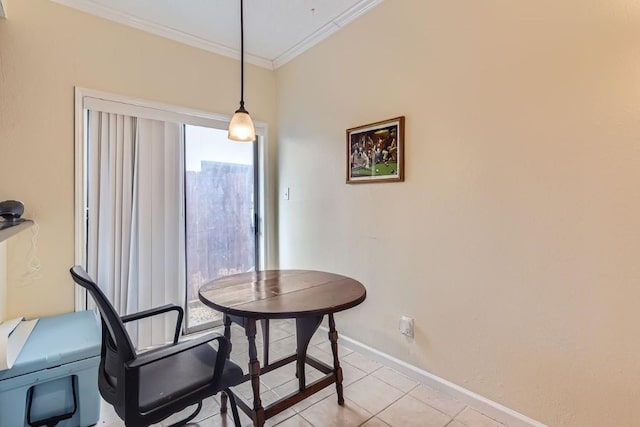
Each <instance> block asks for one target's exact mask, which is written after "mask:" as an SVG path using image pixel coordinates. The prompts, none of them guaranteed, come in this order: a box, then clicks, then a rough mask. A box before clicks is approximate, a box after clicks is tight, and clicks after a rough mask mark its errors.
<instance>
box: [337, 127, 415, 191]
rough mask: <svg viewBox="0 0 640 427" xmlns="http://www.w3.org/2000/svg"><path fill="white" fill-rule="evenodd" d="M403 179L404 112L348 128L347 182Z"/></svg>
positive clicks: (399, 180)
mask: <svg viewBox="0 0 640 427" xmlns="http://www.w3.org/2000/svg"><path fill="white" fill-rule="evenodd" d="M401 181H404V116H400V117H395V118H393V119H389V120H383V121H380V122H375V123H371V124H368V125H363V126H358V127H354V128H351V129H347V181H346V182H347V184H361V183H371V182H401Z"/></svg>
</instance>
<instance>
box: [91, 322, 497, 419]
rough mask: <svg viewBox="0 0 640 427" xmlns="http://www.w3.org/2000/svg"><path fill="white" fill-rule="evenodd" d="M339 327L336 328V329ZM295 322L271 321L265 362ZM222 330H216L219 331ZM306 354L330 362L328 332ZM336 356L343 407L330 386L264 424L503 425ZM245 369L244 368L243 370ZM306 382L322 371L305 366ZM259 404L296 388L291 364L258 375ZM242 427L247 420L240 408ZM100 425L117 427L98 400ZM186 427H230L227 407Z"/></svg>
mask: <svg viewBox="0 0 640 427" xmlns="http://www.w3.org/2000/svg"><path fill="white" fill-rule="evenodd" d="M339 327H340V325H338V332H339ZM294 331H295V324H294V323H293V321H291V320H274V321H271V327H270V340H269V341H270V342H271V345H270V355H269V358H270V360H276V359H278V358H280V357H282V356H285V355H288V354H291V353H293V352H294V351H295V336H294ZM220 332H221V330H220ZM231 341H232V343H233V351H232V354H231V358H232V359H233V360H234V361H235V362H237V363H238V364H239V365H240V366H242V367H243V368H244V367H246V366H247V362H248V356H247V347H248V345H247V342H246V337H245V336H244V331H243V330H242V329H241V328H239V327H237V326H235V325H234V326H233V328H232V338H231ZM256 341H258V344H259V347H258V354H259V355H261V354H262V348H261V345H262V339H261V334H260V331H259V332H258V336H257V340H256ZM308 353H309V354H311V355H313V356H315V357H316V358H318V359H320V360H322V361H324V362H326V363H328V364H332V363H333V358H332V356H331V348H330V345H329V342H328V338H327V334H326V332H325V331H323V330H319V331H318V332H317V333H316V334H315V335H314V337H313V338H312V340H311V343H310V345H309V350H308ZM339 356H340V360H341V366H342V370H343V377H344V380H343V386H344V397H345V404H344V406H339V405H338V403H337V396H336V393H335V387H333V386H329V387H327V388H325V389H323V390H322V391H320V392H318V393H316V394H314V395H312V396H311V397H309V398H307V399H306V400H303V401H302V402H300V403H298V404H297V405H295V406H293V407H292V408H289V409H287V410H285V411H284V412H281V413H280V414H278V415H277V416H276V417H274V418H271V419H269V420H267V426H276V425H277V426H278V427H350V426H354V427H355V426H363V427H388V426H391V427H413V426H416V427H417V426H419V427H445V426H446V427H506V426H505V425H504V424H501V423H499V422H497V421H495V420H493V419H491V418H489V417H487V416H485V415H483V414H481V413H480V412H478V411H476V410H474V409H473V408H470V407H468V406H466V405H465V404H463V403H461V402H459V401H457V400H455V399H453V398H451V397H449V396H447V395H446V394H443V393H441V392H439V391H436V390H434V389H432V388H429V387H427V386H424V385H422V384H419V383H418V382H416V381H414V380H412V379H410V378H407V377H406V376H404V375H402V374H400V373H398V372H396V371H394V370H393V369H390V368H388V367H386V366H384V365H381V364H380V363H378V362H375V361H372V360H369V359H367V358H366V357H364V356H363V355H361V354H359V353H357V352H355V351H353V350H351V349H349V348H348V347H346V346H340V348H339ZM245 372H246V368H245ZM306 374H307V381H308V382H311V381H314V380H315V379H317V378H319V377H320V376H321V373H320V372H318V371H316V370H315V369H313V368H311V367H309V366H307V372H306ZM260 380H261V391H262V393H261V396H262V402H263V406H266V405H268V404H270V403H271V402H273V401H274V400H277V399H279V398H280V397H282V396H286V395H287V394H289V393H291V392H292V391H294V390H295V389H296V387H297V379H295V368H294V364H289V365H287V366H285V367H283V368H281V369H278V370H275V371H272V372H270V373H268V374H266V375H263V376H261V377H260ZM235 392H236V394H239V395H241V396H243V397H244V398H245V399H248V398H249V397H250V396H251V395H252V391H251V387H250V385H248V383H245V384H242V385H241V386H240V387H237V388H235ZM187 413H188V411H185V413H184V414H182V413H181V414H176V415H174V416H172V417H171V418H169V419H167V420H165V421H164V422H163V423H162V424H157V426H168V425H170V424H171V423H172V422H175V421H177V420H179V419H181V418H185V414H187ZM240 417H241V421H242V425H243V426H250V425H252V423H251V420H250V419H249V418H248V417H247V416H245V415H244V414H243V413H242V411H240ZM97 425H98V426H101V427H121V426H124V423H123V422H122V421H120V419H119V418H118V416H117V415H116V414H115V412H114V411H113V408H112V407H111V406H110V405H108V404H106V403H104V402H102V407H101V417H100V421H99V422H98V424H97ZM188 426H190V427H222V426H233V420H232V418H231V411H230V410H229V412H228V414H227V416H221V414H220V406H219V396H214V397H212V398H209V399H207V400H205V401H204V402H203V408H202V411H201V412H200V414H198V416H197V417H196V418H195V420H194V421H193V422H191V423H190V424H188Z"/></svg>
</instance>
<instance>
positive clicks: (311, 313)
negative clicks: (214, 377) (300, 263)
mask: <svg viewBox="0 0 640 427" xmlns="http://www.w3.org/2000/svg"><path fill="white" fill-rule="evenodd" d="M366 296H367V291H366V289H365V287H364V286H363V285H362V283H360V282H358V281H357V280H354V279H351V278H349V277H345V276H341V275H339V274H333V273H326V272H322V271H309V270H266V271H258V272H251V273H243V274H236V275H233V276H226V277H222V278H220V279H216V280H213V281H211V282H209V283H207V284H205V285H203V286H202V287H201V288H200V292H199V297H200V301H202V302H203V303H204V304H205V305H207V306H209V307H211V308H213V309H214V310H217V311H220V312H222V313H224V325H225V329H224V335H225V336H226V337H227V338H228V339H230V338H231V329H230V327H231V322H235V323H238V324H239V325H241V326H243V327H244V328H245V334H246V336H247V339H248V341H249V373H248V374H247V375H246V380H250V381H251V385H252V388H253V408H250V407H249V405H247V404H246V403H245V402H244V401H243V400H242V399H240V398H238V399H237V401H238V406H240V408H242V410H243V411H244V412H245V413H247V415H249V416H250V417H251V418H252V419H253V422H254V425H255V426H259V427H261V426H263V425H264V422H265V420H266V419H269V418H271V417H273V416H274V415H276V414H278V413H280V412H282V411H283V410H285V409H287V408H289V407H291V406H293V405H295V404H296V403H298V402H300V401H301V400H302V399H304V398H306V397H308V396H310V395H312V394H313V393H316V392H318V391H320V390H322V389H323V388H325V387H327V386H328V385H330V384H334V383H335V384H336V392H337V394H338V403H339V404H341V405H342V404H343V403H344V397H343V393H342V369H341V368H340V361H339V359H338V332H337V331H336V325H335V320H334V318H333V314H334V313H336V312H338V311H342V310H347V309H349V308H351V307H354V306H356V305H358V304H360V303H361V302H363V301H364V300H365V298H366ZM325 315H328V317H329V341H330V342H331V351H332V353H333V366H329V365H327V364H325V363H324V362H322V361H320V360H318V359H316V358H314V357H312V356H309V355H307V348H308V346H309V341H310V340H311V337H312V336H313V334H314V333H315V332H316V330H317V329H318V327H319V326H320V323H321V322H322V319H323V317H324V316H325ZM288 318H292V319H296V341H297V343H296V344H297V349H296V353H295V354H293V355H291V356H288V357H284V358H281V359H279V360H277V361H275V362H273V363H269V362H268V350H267V348H265V364H264V366H263V367H262V368H261V367H260V362H259V361H258V352H257V349H256V342H255V337H256V321H257V320H262V321H263V322H264V323H263V331H264V330H265V329H266V330H268V323H267V321H268V319H288ZM265 338H266V339H265V346H268V341H269V340H268V335H266V336H265ZM294 361H295V362H296V372H297V376H298V383H299V391H298V392H297V393H293V394H291V395H289V396H286V397H284V398H283V399H280V400H278V401H276V402H274V403H272V404H271V405H269V406H267V407H266V408H263V407H262V402H261V400H260V375H261V374H265V373H267V372H270V371H272V370H274V369H277V368H279V367H282V366H284V365H286V364H288V363H291V362H294ZM305 363H306V364H309V365H310V366H313V367H314V368H316V369H318V370H319V371H320V372H323V373H324V374H325V376H324V377H322V378H320V379H318V380H316V381H314V382H313V383H311V384H308V385H307V384H306V379H305V370H304V366H305ZM223 396H224V395H223ZM222 409H223V410H224V409H226V401H225V400H224V399H223V402H222Z"/></svg>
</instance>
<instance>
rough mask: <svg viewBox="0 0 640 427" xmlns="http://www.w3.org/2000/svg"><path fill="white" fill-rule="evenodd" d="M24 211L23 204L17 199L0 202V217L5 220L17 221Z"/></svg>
mask: <svg viewBox="0 0 640 427" xmlns="http://www.w3.org/2000/svg"><path fill="white" fill-rule="evenodd" d="M23 213H24V204H23V203H22V202H20V201H18V200H5V201H4V202H0V217H2V218H3V219H4V221H7V222H14V221H19V220H20V217H21V216H22V214H23Z"/></svg>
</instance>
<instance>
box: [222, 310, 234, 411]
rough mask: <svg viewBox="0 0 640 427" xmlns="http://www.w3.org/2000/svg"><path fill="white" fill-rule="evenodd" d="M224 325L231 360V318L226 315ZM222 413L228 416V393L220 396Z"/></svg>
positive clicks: (228, 356)
mask: <svg viewBox="0 0 640 427" xmlns="http://www.w3.org/2000/svg"><path fill="white" fill-rule="evenodd" d="M223 323H224V334H223V335H224V337H225V338H226V339H227V340H229V355H227V359H229V358H230V357H231V346H232V344H231V318H230V317H229V316H228V315H226V314H225V315H224V316H223ZM220 413H221V414H226V413H227V394H226V393H222V394H221V395H220Z"/></svg>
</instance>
